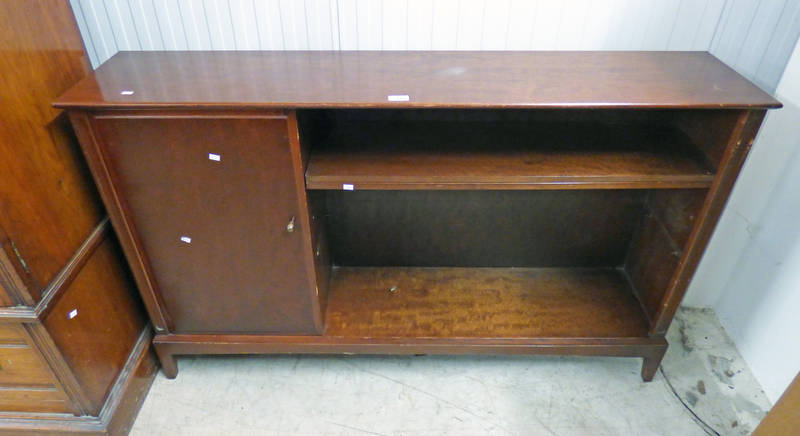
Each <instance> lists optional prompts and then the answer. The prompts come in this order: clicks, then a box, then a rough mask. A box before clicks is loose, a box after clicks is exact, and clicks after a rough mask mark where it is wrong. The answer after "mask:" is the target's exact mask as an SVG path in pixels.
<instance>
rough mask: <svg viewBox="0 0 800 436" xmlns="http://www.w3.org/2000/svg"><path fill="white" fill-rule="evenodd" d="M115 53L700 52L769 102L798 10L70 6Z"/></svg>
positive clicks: (166, 2)
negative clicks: (734, 72)
mask: <svg viewBox="0 0 800 436" xmlns="http://www.w3.org/2000/svg"><path fill="white" fill-rule="evenodd" d="M70 2H71V3H72V8H73V10H74V12H75V16H76V18H77V20H78V26H79V27H80V31H81V35H83V39H84V41H85V43H86V47H87V51H88V52H89V57H90V58H91V61H92V65H93V66H94V67H97V66H98V65H100V64H101V63H103V62H105V60H106V59H108V58H109V57H111V56H113V55H114V53H116V52H117V51H119V50H431V49H433V50H700V51H706V50H707V51H710V52H711V53H713V54H714V55H716V56H717V57H719V58H720V59H722V60H723V61H724V62H726V63H727V64H728V65H730V66H732V67H733V68H735V69H736V70H737V71H739V72H740V73H742V74H744V75H745V76H746V77H748V78H750V79H751V80H754V81H755V82H756V83H757V84H759V85H760V86H761V87H763V88H764V89H766V90H768V91H773V90H774V89H775V86H777V83H778V80H779V79H780V77H781V74H782V73H783V69H784V68H785V66H786V62H787V61H788V59H789V55H790V54H791V51H792V48H793V47H794V43H795V41H797V38H798V35H799V34H800V0H571V1H561V0H70Z"/></svg>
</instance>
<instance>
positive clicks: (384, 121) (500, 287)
mask: <svg viewBox="0 0 800 436" xmlns="http://www.w3.org/2000/svg"><path fill="white" fill-rule="evenodd" d="M687 116H689V117H691V116H693V114H692V113H686V112H682V111H671V110H651V111H626V110H577V109H576V110H474V109H472V110H451V109H446V110H438V109H436V110H434V109H431V110H336V111H325V110H316V111H315V110H311V111H300V112H299V113H298V119H299V121H300V131H301V134H302V133H304V132H310V133H311V134H308V135H302V139H303V142H304V143H305V144H306V147H307V149H308V156H309V157H308V164H307V169H306V174H305V176H306V177H305V179H306V187H307V189H308V192H309V200H310V202H311V205H312V213H313V215H314V217H315V221H319V223H318V224H317V227H318V228H319V230H318V231H315V232H312V233H313V234H314V235H315V236H313V238H314V240H315V241H316V242H315V244H316V245H315V247H316V253H317V255H318V256H320V253H321V252H324V253H323V254H322V255H321V256H322V257H323V258H325V259H326V260H324V262H326V263H327V264H329V265H332V269H331V270H330V281H329V287H328V293H327V310H326V317H325V320H326V327H325V331H324V336H326V337H330V338H339V339H343V340H346V339H348V338H349V339H352V338H369V340H371V341H378V342H381V341H398V342H402V343H406V344H412V345H413V344H414V343H415V341H417V342H420V343H422V342H425V341H436V340H439V341H440V342H441V343H452V342H453V341H457V342H458V343H461V344H475V345H478V344H481V343H488V342H491V343H493V344H502V343H504V342H502V341H507V343H517V344H522V345H524V344H539V345H541V344H552V345H553V346H555V347H556V348H557V346H559V345H578V344H595V345H602V344H605V345H614V344H642V345H648V344H649V345H656V344H665V343H664V342H663V335H662V336H659V335H656V336H655V337H654V336H652V333H653V331H652V327H653V325H652V322H651V319H652V318H653V316H654V315H655V314H656V313H657V311H658V309H659V305H660V304H661V301H662V297H663V296H664V293H665V292H666V291H667V288H668V286H669V281H670V279H671V278H672V275H673V272H674V271H675V269H676V267H677V264H678V261H679V259H680V257H681V255H682V252H683V247H684V246H685V244H686V242H687V240H688V238H689V235H690V233H691V230H692V228H693V223H694V220H695V217H697V216H698V214H699V212H700V209H701V207H702V206H703V201H704V199H705V197H706V194H707V192H708V188H709V187H710V186H711V184H712V181H713V179H714V166H713V163H711V162H709V160H708V159H707V158H706V154H705V152H704V151H703V150H701V149H699V148H698V147H696V146H695V144H694V143H693V142H692V140H691V139H690V137H689V136H688V135H687V134H685V133H684V132H683V131H682V130H681V128H680V125H681V124H682V123H685V122H686V117H687ZM700 116H706V115H705V114H701V115H700ZM323 298H324V296H323ZM506 351H508V350H506ZM556 351H557V350H556ZM576 351H577V354H581V353H580V350H576V349H570V352H572V353H576ZM449 352H452V350H450V351H449ZM466 352H469V351H466ZM512 352H513V351H512ZM587 354H591V352H589V353H587ZM601 354H602V353H601ZM613 354H618V353H617V352H615V353H613ZM622 354H624V352H623V353H622ZM633 355H640V354H635V353H634V354H633ZM659 359H660V357H659Z"/></svg>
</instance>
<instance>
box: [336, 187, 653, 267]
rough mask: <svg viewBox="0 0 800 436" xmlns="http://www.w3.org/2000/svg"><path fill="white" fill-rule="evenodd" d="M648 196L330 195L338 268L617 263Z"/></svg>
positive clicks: (615, 192) (597, 193)
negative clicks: (340, 266) (339, 266)
mask: <svg viewBox="0 0 800 436" xmlns="http://www.w3.org/2000/svg"><path fill="white" fill-rule="evenodd" d="M646 195H647V191H642V190H568V191H327V192H326V196H327V198H326V206H327V221H328V232H327V233H328V235H329V238H330V244H329V246H330V247H331V250H332V258H333V263H334V264H336V265H343V266H461V267H533V266H542V267H543V266H548V267H555V266H559V267H617V266H620V265H621V264H622V262H623V260H624V259H625V254H626V251H627V249H628V246H629V245H630V241H631V238H632V235H633V233H634V229H635V227H636V225H637V224H638V223H639V222H640V221H641V216H642V214H643V213H644V210H645V200H646Z"/></svg>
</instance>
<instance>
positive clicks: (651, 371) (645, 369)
mask: <svg viewBox="0 0 800 436" xmlns="http://www.w3.org/2000/svg"><path fill="white" fill-rule="evenodd" d="M666 352H667V347H666V346H665V347H664V348H660V349H658V350H657V351H656V352H654V353H653V355H652V356H646V357H645V358H644V359H642V381H646V382H649V381H652V380H653V377H655V375H656V371H658V367H659V366H660V365H661V359H663V358H664V353H666Z"/></svg>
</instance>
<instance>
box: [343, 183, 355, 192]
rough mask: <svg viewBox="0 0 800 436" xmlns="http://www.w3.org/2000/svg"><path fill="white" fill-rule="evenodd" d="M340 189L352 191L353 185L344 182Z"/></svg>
mask: <svg viewBox="0 0 800 436" xmlns="http://www.w3.org/2000/svg"><path fill="white" fill-rule="evenodd" d="M342 190H344V191H352V190H353V185H351V184H349V183H345V184H343V185H342Z"/></svg>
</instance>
